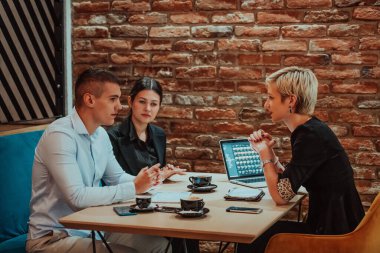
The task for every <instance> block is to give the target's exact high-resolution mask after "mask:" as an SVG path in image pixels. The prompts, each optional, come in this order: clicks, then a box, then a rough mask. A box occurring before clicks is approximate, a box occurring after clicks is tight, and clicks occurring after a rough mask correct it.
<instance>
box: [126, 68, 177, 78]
mask: <svg viewBox="0 0 380 253" xmlns="http://www.w3.org/2000/svg"><path fill="white" fill-rule="evenodd" d="M133 75H135V76H151V77H162V78H165V77H172V76H173V70H172V68H169V67H134V70H133Z"/></svg>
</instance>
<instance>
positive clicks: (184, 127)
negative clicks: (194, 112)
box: [171, 121, 212, 133]
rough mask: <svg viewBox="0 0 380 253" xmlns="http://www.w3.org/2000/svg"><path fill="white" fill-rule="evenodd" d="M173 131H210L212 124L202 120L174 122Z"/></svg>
mask: <svg viewBox="0 0 380 253" xmlns="http://www.w3.org/2000/svg"><path fill="white" fill-rule="evenodd" d="M171 125H172V127H171V129H172V132H174V133H210V132H212V125H209V124H207V123H201V122H198V121H197V122H188V121H184V122H172V124H171Z"/></svg>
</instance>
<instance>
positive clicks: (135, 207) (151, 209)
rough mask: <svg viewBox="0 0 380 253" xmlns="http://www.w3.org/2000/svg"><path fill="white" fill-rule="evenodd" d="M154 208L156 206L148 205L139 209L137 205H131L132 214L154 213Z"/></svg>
mask: <svg viewBox="0 0 380 253" xmlns="http://www.w3.org/2000/svg"><path fill="white" fill-rule="evenodd" d="M155 208H156V205H153V204H150V205H149V206H148V207H146V208H140V207H139V206H138V205H137V204H134V205H131V211H132V212H151V211H154V209H155Z"/></svg>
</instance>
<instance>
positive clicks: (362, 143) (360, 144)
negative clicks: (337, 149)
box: [339, 138, 375, 151]
mask: <svg viewBox="0 0 380 253" xmlns="http://www.w3.org/2000/svg"><path fill="white" fill-rule="evenodd" d="M339 141H340V143H341V144H342V146H343V148H344V149H345V150H360V151H375V145H374V144H373V142H372V141H371V140H365V139H356V138H344V139H340V140H339Z"/></svg>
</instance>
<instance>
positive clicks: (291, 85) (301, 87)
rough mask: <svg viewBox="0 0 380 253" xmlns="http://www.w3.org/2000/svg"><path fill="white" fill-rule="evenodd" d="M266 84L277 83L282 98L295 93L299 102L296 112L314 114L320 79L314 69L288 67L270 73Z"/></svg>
mask: <svg viewBox="0 0 380 253" xmlns="http://www.w3.org/2000/svg"><path fill="white" fill-rule="evenodd" d="M265 82H266V85H268V84H271V83H273V84H275V85H276V87H277V89H278V91H279V92H280V94H281V97H282V98H281V99H283V98H285V97H287V96H289V95H295V96H296V97H297V103H296V107H295V112H296V113H300V114H307V115H312V114H313V112H314V108H315V104H316V103H317V96H318V80H317V78H316V77H315V75H314V73H313V71H311V70H310V69H305V68H300V67H296V66H293V67H287V68H284V69H281V70H278V71H276V72H275V73H273V74H271V75H269V76H268V77H267V79H266V81H265Z"/></svg>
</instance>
